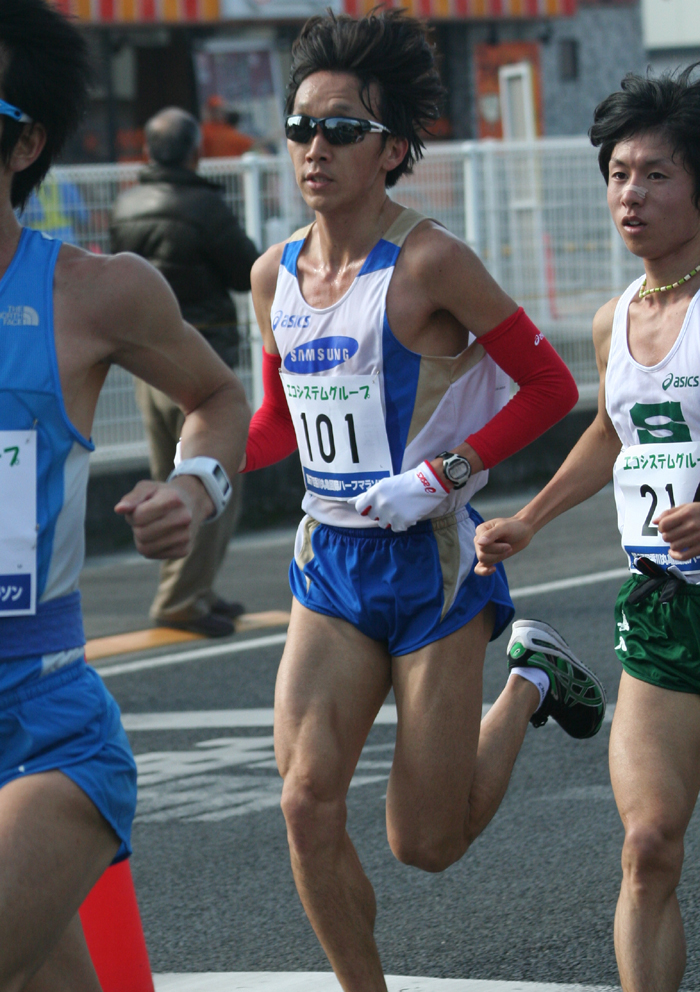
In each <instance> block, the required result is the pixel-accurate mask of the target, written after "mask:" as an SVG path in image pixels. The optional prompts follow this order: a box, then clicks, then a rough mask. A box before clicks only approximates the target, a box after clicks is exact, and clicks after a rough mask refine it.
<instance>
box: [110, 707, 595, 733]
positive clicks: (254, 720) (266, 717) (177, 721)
mask: <svg viewBox="0 0 700 992" xmlns="http://www.w3.org/2000/svg"><path fill="white" fill-rule="evenodd" d="M492 706H493V703H484V705H483V706H482V707H481V716H482V718H483V717H485V716H486V714H487V713H488V711H489V710H490V709H491V707H492ZM614 712H615V704H614V703H608V708H607V710H606V713H605V723H611V722H612V718H613V714H614ZM273 715H274V710H273V709H272V707H270V708H269V709H249V710H188V711H186V712H184V713H177V712H176V713H172V712H164V713H123V714H122V723H123V724H124V727H125V729H126V730H131V731H142V730H210V729H211V728H213V727H272V726H273ZM396 720H397V716H396V707H395V706H393V705H391V704H387V705H386V706H382V708H381V709H380V711H379V713H378V714H377V718H376V720H375V721H374V723H375V725H377V724H395V723H396ZM546 726H547V727H555V726H556V724H555V722H554V720H549V721H548V722H547V724H546Z"/></svg>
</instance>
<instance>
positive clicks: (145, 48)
mask: <svg viewBox="0 0 700 992" xmlns="http://www.w3.org/2000/svg"><path fill="white" fill-rule="evenodd" d="M52 2H54V3H55V4H56V5H57V6H58V7H59V8H60V9H62V10H64V11H65V12H66V13H68V14H70V15H72V16H74V17H76V18H78V21H79V23H80V24H81V25H82V26H83V27H84V30H85V33H86V37H87V38H88V41H89V44H90V47H91V50H92V52H93V60H94V63H95V66H96V68H97V72H98V84H97V86H96V87H95V90H94V92H93V98H92V101H91V105H90V110H89V113H88V117H87V119H86V121H85V124H84V126H83V128H82V129H81V131H80V133H79V134H78V135H77V137H76V138H75V139H74V141H73V142H72V144H71V146H70V147H69V148H68V149H67V154H66V156H65V160H66V161H71V162H106V161H115V160H116V161H129V160H134V159H138V158H139V157H140V155H141V145H142V128H143V124H144V123H145V121H146V120H148V118H149V117H150V116H152V114H154V113H155V112H156V111H157V110H160V109H161V108H162V107H164V106H168V105H177V106H180V107H183V108H184V109H186V110H189V111H191V112H192V113H195V114H196V115H197V116H198V117H203V118H206V114H207V109H206V108H207V104H208V102H209V104H211V100H212V98H220V99H221V101H222V102H223V104H224V106H226V107H228V108H229V110H230V112H231V114H232V115H234V116H235V117H237V118H238V122H239V123H238V124H237V126H238V128H239V129H240V130H241V131H242V132H244V133H246V134H249V135H251V137H252V138H254V140H255V142H256V147H260V148H268V149H270V150H271V151H272V150H276V149H277V148H279V147H281V146H282V144H283V142H282V113H281V107H282V101H283V95H284V83H285V80H286V76H287V72H288V69H289V64H290V48H291V44H292V41H293V39H294V37H295V36H296V34H297V32H298V30H299V27H300V26H301V24H302V23H303V22H304V20H305V19H306V18H307V17H309V16H311V15H313V14H319V13H321V14H322V13H324V12H325V10H326V9H327V8H328V7H329V6H330V7H331V8H332V9H334V10H336V11H338V12H340V11H345V12H347V13H349V14H351V15H355V16H358V15H361V14H363V13H365V12H367V11H368V10H370V9H371V8H372V7H373V6H374V5H375V0H331V2H330V3H329V0H52ZM390 2H391V3H392V4H393V5H396V6H399V0H390ZM400 6H402V7H404V8H407V9H408V10H409V11H410V12H411V13H413V14H415V15H416V16H420V17H423V18H426V19H427V20H428V21H429V23H430V24H431V26H432V28H433V30H434V37H435V40H436V42H437V46H438V49H439V52H440V57H441V71H442V74H443V78H444V80H445V83H446V86H447V89H448V98H447V101H446V106H445V113H444V117H443V119H442V120H441V121H440V122H439V124H438V127H437V128H436V134H435V137H436V138H438V139H440V140H444V139H468V138H488V137H494V138H499V137H532V136H535V135H542V134H544V135H573V134H584V133H585V132H586V131H587V129H588V127H589V126H590V123H591V117H592V112H593V108H594V107H595V105H596V103H598V102H599V101H600V100H601V99H602V98H603V97H604V96H606V95H607V94H608V93H610V92H611V91H612V90H614V89H616V88H617V87H618V86H619V84H620V80H621V78H622V77H623V75H624V74H625V73H626V72H628V71H635V72H644V71H645V69H646V67H647V65H649V64H651V65H652V66H653V67H654V68H659V69H665V68H674V67H676V66H677V65H680V64H688V63H689V62H691V61H693V59H694V58H700V0H406V2H404V3H401V4H400Z"/></svg>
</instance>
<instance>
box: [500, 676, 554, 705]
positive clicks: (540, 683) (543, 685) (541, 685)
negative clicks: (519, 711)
mask: <svg viewBox="0 0 700 992" xmlns="http://www.w3.org/2000/svg"><path fill="white" fill-rule="evenodd" d="M513 675H519V676H520V678H521V679H527V681H528V682H532V684H533V685H534V686H535V688H536V689H539V693H540V705H539V706H538V707H537V710H538V709H539V708H540V706H541V705H542V703H543V702H544V697H545V696H546V695H547V693H548V692H549V675H547V673H546V672H545V671H544V669H542V668H531V667H530V666H529V665H523V666H522V667H520V666H517V667H516V668H511V670H510V675H509V676H508V678H509V679H510V678H512V677H513ZM537 710H535V713H536V712H537Z"/></svg>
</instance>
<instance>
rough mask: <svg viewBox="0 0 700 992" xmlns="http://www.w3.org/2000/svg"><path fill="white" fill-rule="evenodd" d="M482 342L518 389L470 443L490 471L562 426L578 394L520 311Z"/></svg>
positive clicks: (561, 364) (553, 353)
mask: <svg viewBox="0 0 700 992" xmlns="http://www.w3.org/2000/svg"><path fill="white" fill-rule="evenodd" d="M478 341H479V344H480V345H483V347H484V349H485V350H486V352H487V354H488V355H490V356H491V358H493V360H494V362H496V364H497V365H499V366H500V367H501V368H502V369H503V371H504V372H507V373H508V375H509V376H510V377H511V379H514V380H515V381H516V382H517V384H518V385H519V386H520V389H519V391H518V392H517V393H516V394H515V396H513V397H512V398H511V400H510V401H509V402H508V403H506V405H505V406H504V407H503V409H502V410H501V411H500V412H499V413H497V414H496V416H495V417H493V419H492V420H490V421H489V422H488V424H486V425H485V426H484V427H482V428H481V430H480V431H476V433H475V434H471V435H470V436H469V437H468V438H467V444H470V445H471V446H472V448H473V449H474V451H476V453H477V454H478V455H479V457H480V458H481V460H482V462H483V463H484V468H491V467H492V466H493V465H496V464H497V463H498V462H501V461H503V459H504V458H507V457H508V456H509V455H512V454H514V453H515V452H516V451H519V450H520V449H521V448H524V447H525V445H527V444H530V442H531V441H534V440H535V438H537V437H539V436H540V434H544V432H545V431H546V430H548V429H549V428H550V427H552V426H553V425H554V424H556V423H557V421H558V420H561V418H562V417H563V416H564V415H565V414H567V413H568V412H569V410H571V409H572V407H573V406H574V405H575V403H576V400H577V399H578V389H577V388H576V383H575V382H574V380H573V376H572V375H571V373H570V372H569V370H568V369H567V367H566V365H565V364H564V362H563V361H562V360H561V358H560V357H559V355H558V354H557V353H556V351H555V350H554V348H553V347H552V346H551V344H550V343H549V342H548V341H547V340H546V339H545V337H544V335H543V334H541V333H540V332H539V331H538V330H537V328H536V327H535V325H534V324H533V323H532V321H531V320H530V318H529V317H528V316H527V315H526V314H525V311H524V310H523V309H522V307H520V308H519V309H518V310H517V311H516V312H515V313H514V314H513V315H512V316H511V317H508V318H507V319H506V320H504V321H503V323H501V324H499V325H498V326H497V327H494V328H493V330H491V331H489V332H488V334H484V335H483V336H482V337H480V338H479V339H478Z"/></svg>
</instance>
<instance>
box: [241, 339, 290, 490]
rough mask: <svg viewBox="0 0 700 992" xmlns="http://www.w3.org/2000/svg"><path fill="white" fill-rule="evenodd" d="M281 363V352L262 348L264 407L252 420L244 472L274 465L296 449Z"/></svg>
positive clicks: (257, 411)
mask: <svg viewBox="0 0 700 992" xmlns="http://www.w3.org/2000/svg"><path fill="white" fill-rule="evenodd" d="M281 365H282V359H281V358H280V356H279V355H268V353H267V352H266V351H265V349H264V348H263V366H262V378H263V388H264V391H265V393H264V398H263V401H262V406H261V407H260V409H259V410H256V412H255V413H254V414H253V418H252V420H251V421H250V428H249V430H248V442H247V444H246V449H245V455H246V463H245V468H244V469H243V471H244V472H252V471H254V470H255V469H256V468H265V466H266V465H274V463H275V462H280V461H282V459H283V458H286V457H287V455H291V453H292V452H293V451H295V450H296V446H297V438H296V434H295V433H294V424H293V423H292V418H291V417H290V415H289V407H288V406H287V397H286V396H285V395H284V388H283V386H282V380H281V379H280V375H279V370H280V366H281Z"/></svg>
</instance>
